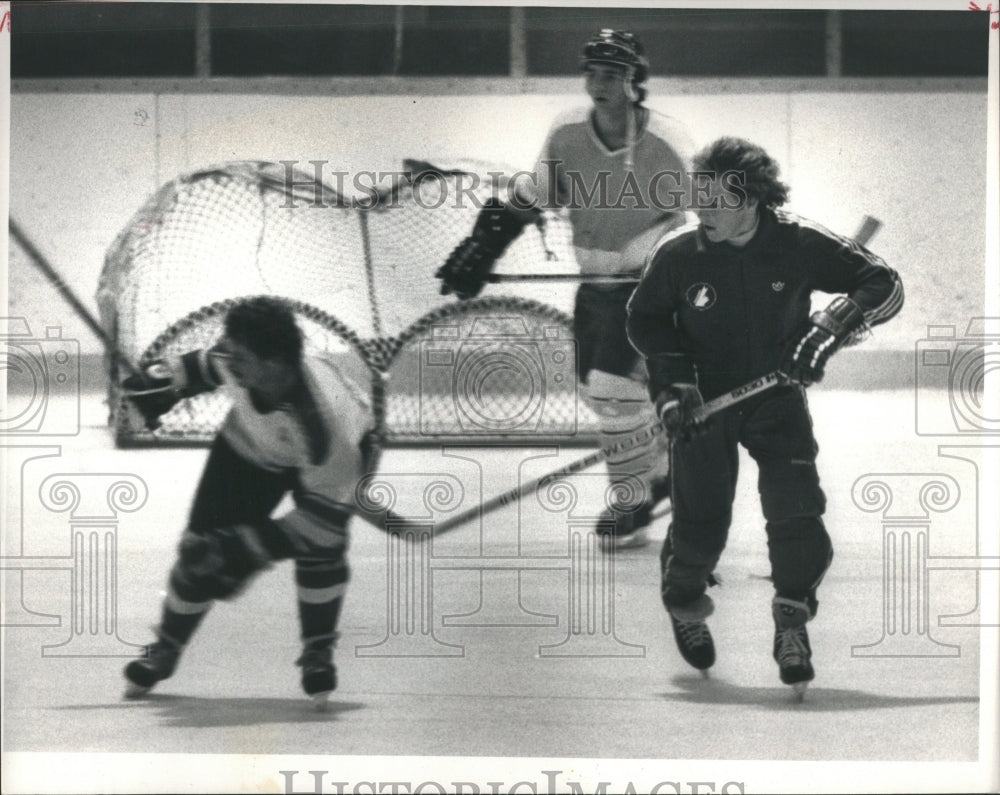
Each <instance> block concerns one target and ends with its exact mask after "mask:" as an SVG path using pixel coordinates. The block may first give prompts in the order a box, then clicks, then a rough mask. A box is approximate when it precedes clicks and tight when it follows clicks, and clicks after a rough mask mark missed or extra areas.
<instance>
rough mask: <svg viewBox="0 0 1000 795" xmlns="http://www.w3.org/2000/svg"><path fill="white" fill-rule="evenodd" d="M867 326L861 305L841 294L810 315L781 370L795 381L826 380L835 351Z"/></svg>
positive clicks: (791, 380) (803, 383)
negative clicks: (825, 375)
mask: <svg viewBox="0 0 1000 795" xmlns="http://www.w3.org/2000/svg"><path fill="white" fill-rule="evenodd" d="M864 328H865V315H864V312H863V311H862V309H861V307H860V306H858V305H857V304H856V303H855V302H854V301H852V300H851V299H850V298H846V297H844V296H840V297H838V298H835V299H834V300H833V301H832V302H831V303H830V305H829V306H828V307H827V308H826V309H824V310H823V311H821V312H816V313H814V314H813V316H812V317H811V318H810V319H809V325H808V327H807V328H806V330H805V331H804V332H803V333H802V335H801V336H800V337H799V338H798V339H797V340H794V341H793V343H792V347H791V349H790V350H789V352H788V353H787V355H786V356H785V361H784V362H783V363H782V365H781V367H780V369H779V372H780V373H781V374H782V375H783V376H784V377H785V378H786V379H788V380H789V381H790V382H792V383H793V384H801V385H802V386H809V385H810V384H816V383H819V382H820V381H822V380H823V370H824V368H825V367H826V363H827V361H828V360H829V358H830V357H831V356H833V354H834V353H835V352H836V351H837V350H839V349H840V348H841V347H843V346H844V344H845V343H848V342H849V341H851V340H852V339H853V338H854V336H855V334H856V332H858V331H859V330H861V329H864Z"/></svg>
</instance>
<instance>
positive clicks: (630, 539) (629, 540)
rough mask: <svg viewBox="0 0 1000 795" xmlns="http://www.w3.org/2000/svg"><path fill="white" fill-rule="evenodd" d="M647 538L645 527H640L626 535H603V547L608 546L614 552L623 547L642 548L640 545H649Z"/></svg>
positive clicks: (623, 548)
mask: <svg viewBox="0 0 1000 795" xmlns="http://www.w3.org/2000/svg"><path fill="white" fill-rule="evenodd" d="M649 540H650V539H649V535H648V534H647V533H646V528H642V529H641V530H636V531H635V532H634V533H630V534H629V535H627V536H605V537H604V546H605V549H607V548H609V547H610V548H611V549H614V550H615V551H616V552H617V551H619V550H625V549H642V547H645V546H649Z"/></svg>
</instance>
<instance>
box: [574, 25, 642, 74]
mask: <svg viewBox="0 0 1000 795" xmlns="http://www.w3.org/2000/svg"><path fill="white" fill-rule="evenodd" d="M590 63H610V64H617V65H618V66H625V67H628V68H629V69H631V70H632V73H633V80H634V81H635V83H636V84H637V85H638V84H639V83H645V82H646V78H647V77H649V61H647V60H646V56H645V55H644V54H643V49H642V43H641V42H640V41H639V38H638V36H636V35H635V34H634V33H630V32H629V31H627V30H612V29H611V28H604V29H603V30H601V31H599V32H598V33H596V34H595V35H593V36H591V37H590V39H588V40H587V43H586V44H585V45H584V46H583V54H582V56H581V59H580V66H581V67H582V68H585V67H586V66H587V64H590Z"/></svg>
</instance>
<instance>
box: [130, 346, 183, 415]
mask: <svg viewBox="0 0 1000 795" xmlns="http://www.w3.org/2000/svg"><path fill="white" fill-rule="evenodd" d="M143 376H144V377H140V376H138V375H130V376H129V377H128V378H126V379H125V380H124V381H122V392H123V393H124V395H125V398H126V400H127V403H126V405H127V406H128V408H129V413H130V420H131V424H132V425H133V427H136V428H138V427H142V426H145V427H146V428H148V429H149V430H151V431H155V430H156V429H157V428H159V427H160V417H162V416H163V415H164V414H166V413H167V412H168V411H170V409H172V408H173V407H174V406H176V405H177V404H178V403H179V402H180V401H181V399H182V397H183V396H182V395H181V394H180V391H179V390H178V387H177V383H176V382H177V380H178V379H177V376H176V364H175V363H170V362H167V361H164V360H158V361H155V362H152V363H150V364H148V365H146V367H144V368H143ZM132 411H136V412H138V414H139V416H138V417H136V416H134V415H133V414H132Z"/></svg>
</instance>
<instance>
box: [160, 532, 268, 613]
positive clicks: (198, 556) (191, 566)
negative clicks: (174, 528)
mask: <svg viewBox="0 0 1000 795" xmlns="http://www.w3.org/2000/svg"><path fill="white" fill-rule="evenodd" d="M252 533H253V530H252V528H250V527H249V526H248V525H247V526H241V525H236V526H234V527H223V528H216V529H213V530H209V531H207V532H205V533H198V534H195V533H185V534H184V536H183V537H182V538H181V543H180V548H179V550H178V552H179V556H178V560H177V565H176V569H177V574H178V577H179V579H180V580H181V581H183V582H184V583H186V584H187V586H188V587H189V588H190V590H191V592H192V593H196V594H198V595H199V596H200V597H201V598H203V599H227V598H231V597H233V596H235V595H236V594H237V593H239V592H240V590H242V588H243V586H244V585H245V584H246V581H247V580H248V579H249V578H250V576H251V575H253V574H255V573H256V572H258V571H260V570H261V569H264V568H266V567H267V566H268V564H269V562H270V559H269V557H268V556H267V554H266V552H265V551H264V550H263V549H262V548H259V547H257V545H256V544H255V543H254V541H253V540H252V539H251V538H250V537H248V534H252Z"/></svg>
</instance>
